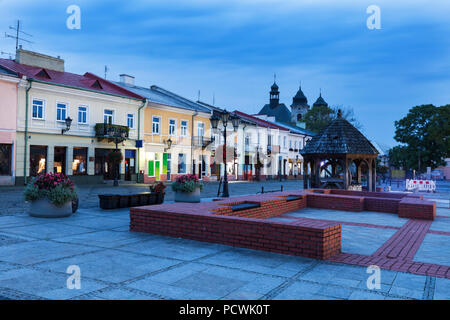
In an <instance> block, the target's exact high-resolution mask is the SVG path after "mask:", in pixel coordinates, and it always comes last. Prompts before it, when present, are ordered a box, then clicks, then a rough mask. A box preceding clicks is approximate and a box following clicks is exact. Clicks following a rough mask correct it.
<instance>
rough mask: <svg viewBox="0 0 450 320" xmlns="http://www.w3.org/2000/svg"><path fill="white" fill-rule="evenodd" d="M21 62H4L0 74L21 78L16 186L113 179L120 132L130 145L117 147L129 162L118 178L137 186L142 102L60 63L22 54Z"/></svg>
mask: <svg viewBox="0 0 450 320" xmlns="http://www.w3.org/2000/svg"><path fill="white" fill-rule="evenodd" d="M16 57H18V58H16V60H7V59H0V68H1V69H3V70H8V71H10V72H15V73H17V74H18V75H19V76H20V78H21V80H20V83H19V85H18V92H17V122H16V123H17V128H16V161H15V163H16V165H15V174H16V175H15V176H16V179H15V183H16V184H19V185H20V184H24V183H26V182H27V181H28V179H29V177H31V176H35V175H37V174H41V173H46V172H62V173H65V174H66V175H68V176H70V177H71V178H72V179H73V180H74V181H75V182H77V183H92V182H94V183H96V182H101V181H103V180H112V179H114V176H115V174H116V170H115V169H116V168H115V167H114V166H113V164H112V162H111V161H110V160H109V159H108V154H109V152H110V151H112V150H114V149H115V148H116V145H115V143H114V141H113V140H112V139H111V132H117V131H119V132H121V133H122V137H123V138H124V139H125V140H124V141H121V142H120V143H118V145H117V147H118V149H120V150H121V152H122V154H123V156H124V161H122V163H121V166H120V168H119V170H118V171H119V172H118V176H119V178H121V179H125V180H136V176H137V175H136V173H137V172H138V167H137V165H136V153H137V148H136V140H139V136H140V135H141V134H142V133H139V132H138V128H139V124H138V118H140V117H139V112H140V108H141V107H143V105H144V101H143V97H141V96H139V95H137V94H135V93H133V92H130V91H127V90H125V89H123V88H122V87H120V86H117V85H116V84H114V83H111V82H109V81H107V80H104V79H102V78H100V77H97V76H96V75H94V74H91V73H85V74H84V75H78V74H73V73H68V72H65V71H64V61H63V60H61V59H59V58H53V57H49V56H44V55H41V54H37V53H34V52H30V51H25V50H21V49H19V51H18V53H17V55H16ZM21 59H23V61H22V60H21ZM25 63H26V64H25ZM141 121H143V119H141ZM142 127H143V126H142V125H141V128H142ZM111 130H113V131H111ZM122 140H123V139H122Z"/></svg>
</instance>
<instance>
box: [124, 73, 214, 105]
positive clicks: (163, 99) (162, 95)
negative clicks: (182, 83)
mask: <svg viewBox="0 0 450 320" xmlns="http://www.w3.org/2000/svg"><path fill="white" fill-rule="evenodd" d="M128 77H129V76H128ZM115 83H116V84H117V85H119V86H121V87H123V88H125V89H127V90H130V91H132V92H134V93H136V94H138V95H140V96H143V97H145V98H146V99H148V100H149V101H150V102H154V103H158V104H163V105H166V106H171V107H175V108H181V109H186V110H192V111H198V112H205V113H211V111H210V110H209V109H208V108H206V107H204V106H202V105H201V104H199V103H197V102H194V101H192V100H189V99H187V98H184V97H182V96H180V95H178V94H176V93H173V92H171V91H169V90H166V89H163V88H161V87H158V86H156V85H153V86H151V87H149V88H147V87H141V86H137V85H135V84H131V83H124V82H115Z"/></svg>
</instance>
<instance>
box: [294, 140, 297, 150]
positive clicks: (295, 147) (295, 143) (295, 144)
mask: <svg viewBox="0 0 450 320" xmlns="http://www.w3.org/2000/svg"><path fill="white" fill-rule="evenodd" d="M294 149H297V140H295V141H294Z"/></svg>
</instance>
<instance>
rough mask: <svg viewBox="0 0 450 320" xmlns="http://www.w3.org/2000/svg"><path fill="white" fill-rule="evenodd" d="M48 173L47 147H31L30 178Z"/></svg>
mask: <svg viewBox="0 0 450 320" xmlns="http://www.w3.org/2000/svg"><path fill="white" fill-rule="evenodd" d="M46 172H47V146H30V176H37V175H38V174H42V173H46Z"/></svg>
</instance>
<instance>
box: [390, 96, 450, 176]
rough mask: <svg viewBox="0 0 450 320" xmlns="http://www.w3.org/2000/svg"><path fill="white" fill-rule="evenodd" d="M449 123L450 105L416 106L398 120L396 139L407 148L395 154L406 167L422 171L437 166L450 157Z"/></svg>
mask: <svg viewBox="0 0 450 320" xmlns="http://www.w3.org/2000/svg"><path fill="white" fill-rule="evenodd" d="M449 123H450V105H445V106H442V107H436V106H434V105H431V104H427V105H421V106H415V107H413V108H412V109H410V110H409V112H408V114H407V115H406V116H405V117H404V118H403V119H400V120H399V121H395V128H396V130H395V136H394V139H395V140H397V141H398V142H400V143H402V144H404V145H403V146H398V147H396V148H397V149H396V150H394V153H393V155H394V156H395V157H397V158H398V159H402V163H403V165H404V167H405V168H410V169H415V170H418V171H419V172H423V171H425V170H424V169H425V168H426V167H431V168H433V169H434V168H436V167H438V166H439V165H441V164H443V163H444V159H445V158H446V157H449V155H450V139H449V137H450V124H449ZM399 153H401V154H399ZM391 161H392V159H391ZM396 161H397V160H396Z"/></svg>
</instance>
